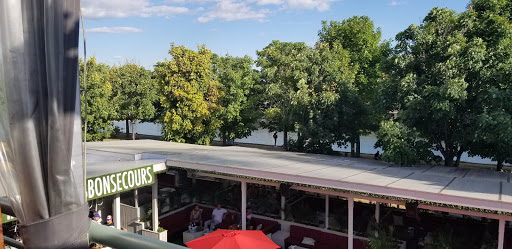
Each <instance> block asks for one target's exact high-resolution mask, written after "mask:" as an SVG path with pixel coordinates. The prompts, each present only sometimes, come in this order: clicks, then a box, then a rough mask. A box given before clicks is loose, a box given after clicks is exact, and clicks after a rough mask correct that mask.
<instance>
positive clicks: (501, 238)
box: [498, 219, 506, 249]
mask: <svg viewBox="0 0 512 249" xmlns="http://www.w3.org/2000/svg"><path fill="white" fill-rule="evenodd" d="M505 222H506V221H505V219H500V223H499V225H498V249H503V242H504V239H505Z"/></svg>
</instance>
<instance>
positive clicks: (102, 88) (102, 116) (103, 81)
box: [80, 57, 115, 141]
mask: <svg viewBox="0 0 512 249" xmlns="http://www.w3.org/2000/svg"><path fill="white" fill-rule="evenodd" d="M83 69H84V62H83V60H80V93H81V98H80V101H81V112H82V130H83V126H84V124H85V120H86V116H87V141H101V140H103V139H105V138H108V137H110V134H111V133H112V122H111V120H112V117H113V115H114V111H115V110H114V107H113V105H112V73H111V69H110V67H109V66H108V65H105V64H103V63H96V58H95V57H91V58H90V59H89V60H88V61H87V78H86V83H87V100H86V99H85V98H84V86H83V84H82V82H83V72H84V70H83ZM85 101H87V115H86V113H85ZM82 135H83V134H82Z"/></svg>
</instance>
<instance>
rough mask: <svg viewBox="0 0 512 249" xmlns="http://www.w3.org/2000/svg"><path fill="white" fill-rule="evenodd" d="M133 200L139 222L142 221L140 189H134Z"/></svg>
mask: <svg viewBox="0 0 512 249" xmlns="http://www.w3.org/2000/svg"><path fill="white" fill-rule="evenodd" d="M133 200H134V205H135V208H136V209H137V222H139V221H140V211H139V190H138V189H134V190H133Z"/></svg>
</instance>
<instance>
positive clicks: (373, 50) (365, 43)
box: [318, 16, 385, 157]
mask: <svg viewBox="0 0 512 249" xmlns="http://www.w3.org/2000/svg"><path fill="white" fill-rule="evenodd" d="M318 35H319V41H320V42H324V43H328V44H329V45H331V46H332V45H334V44H336V43H337V44H338V45H339V46H341V47H342V48H343V49H345V50H346V51H348V53H349V55H350V61H351V63H352V65H353V70H355V72H356V76H355V80H354V81H353V87H352V88H351V91H350V92H348V91H345V92H344V93H345V94H346V95H345V96H344V97H341V98H340V101H342V102H341V103H339V104H340V106H339V108H338V109H339V110H344V112H343V113H342V114H340V116H341V115H343V118H342V120H340V121H341V122H345V123H349V124H350V126H348V125H344V127H353V129H345V130H343V132H338V134H337V135H336V140H338V141H339V142H340V144H344V143H345V142H350V144H351V152H352V156H356V157H359V155H360V148H361V145H360V142H359V140H360V136H361V135H364V134H367V133H369V132H370V131H373V130H375V129H377V127H378V122H379V120H380V119H379V118H378V116H377V115H376V114H375V112H374V111H373V108H372V101H371V100H372V99H373V96H374V94H375V91H376V89H377V86H378V82H379V80H380V78H381V73H380V70H379V63H380V61H381V54H382V52H383V51H382V49H383V47H382V46H381V45H380V38H381V32H380V29H379V28H375V27H374V24H373V21H371V20H370V18H369V17H367V16H354V17H351V18H349V19H346V20H343V21H342V22H338V21H330V22H327V21H323V22H322V29H321V30H320V31H319V32H318ZM384 48H385V47H384ZM342 126H343V125H342ZM355 145H356V146H355ZM354 147H356V148H354ZM354 150H355V153H354Z"/></svg>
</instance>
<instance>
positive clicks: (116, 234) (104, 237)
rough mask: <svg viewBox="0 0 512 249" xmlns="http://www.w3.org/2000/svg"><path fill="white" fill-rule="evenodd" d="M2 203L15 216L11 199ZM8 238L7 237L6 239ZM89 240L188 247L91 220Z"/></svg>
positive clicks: (150, 247) (123, 245) (153, 248)
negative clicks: (10, 203) (10, 202)
mask: <svg viewBox="0 0 512 249" xmlns="http://www.w3.org/2000/svg"><path fill="white" fill-rule="evenodd" d="M0 205H1V206H2V213H4V214H7V215H11V216H15V215H14V212H13V211H12V208H11V206H10V205H9V201H8V200H7V199H5V198H1V197H0ZM6 238H7V239H6ZM4 239H5V243H6V244H7V245H10V246H14V247H17V248H24V247H23V244H22V243H20V242H18V241H16V240H13V239H11V238H8V237H5V236H4ZM89 240H90V242H91V243H92V242H94V243H98V244H102V245H105V246H109V247H113V248H118V249H123V248H126V249H131V248H147V249H157V248H158V249H159V248H164V249H165V248H167V249H186V248H187V247H184V246H180V245H176V244H172V243H167V242H164V241H160V240H155V239H152V238H148V237H144V236H142V235H138V234H134V233H129V232H125V231H122V230H118V229H112V228H110V227H107V226H103V225H100V224H98V223H96V222H93V221H91V226H90V227H89Z"/></svg>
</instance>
